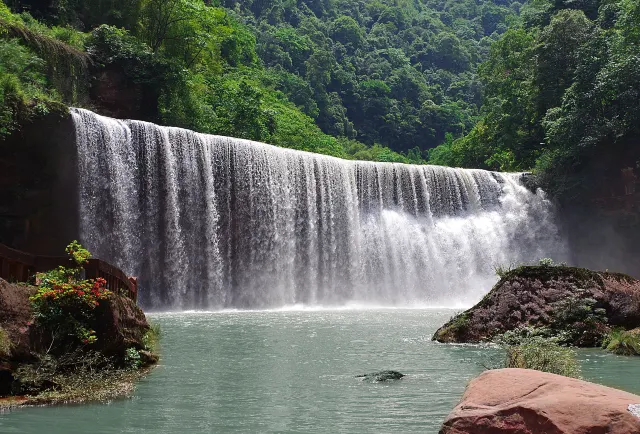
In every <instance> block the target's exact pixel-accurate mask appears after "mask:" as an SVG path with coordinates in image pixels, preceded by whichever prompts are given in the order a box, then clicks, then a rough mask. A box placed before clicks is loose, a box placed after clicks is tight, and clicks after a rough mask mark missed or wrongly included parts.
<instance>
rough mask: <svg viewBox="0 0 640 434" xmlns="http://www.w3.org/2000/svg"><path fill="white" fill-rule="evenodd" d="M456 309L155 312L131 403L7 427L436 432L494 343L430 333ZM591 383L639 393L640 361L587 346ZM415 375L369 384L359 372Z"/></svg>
mask: <svg viewBox="0 0 640 434" xmlns="http://www.w3.org/2000/svg"><path fill="white" fill-rule="evenodd" d="M451 315H452V311H451V310H360V311H358V310H334V311H308V310H307V311H279V312H220V313H175V314H153V315H150V317H151V319H152V320H153V321H155V322H157V323H159V324H160V326H161V327H162V333H163V336H162V361H161V364H160V366H158V368H157V369H155V370H154V371H153V373H152V374H151V375H150V376H149V377H147V378H146V379H145V380H143V381H142V382H141V383H140V384H139V385H138V387H137V390H136V392H135V394H134V395H133V396H132V397H131V398H130V399H124V400H117V401H113V402H111V403H108V404H93V405H85V406H60V407H52V408H28V409H19V410H15V411H12V412H10V413H5V414H1V415H0V433H2V434H5V433H47V434H49V433H50V434H62V433H65V434H67V433H226V432H246V433H253V432H273V433H275V432H278V433H305V432H313V433H392V432H393V433H405V432H406V433H409V432H422V433H436V432H437V431H438V428H439V427H440V424H441V422H442V420H443V419H444V417H445V416H446V415H447V413H448V412H449V411H450V410H451V408H453V406H454V405H455V404H456V402H457V401H458V400H459V398H460V396H461V395H462V392H463V391H464V388H465V385H466V384H467V381H468V380H469V379H471V378H473V377H474V376H476V375H477V374H478V373H479V372H481V371H482V370H483V368H482V364H485V365H487V364H490V363H491V359H492V358H495V357H497V356H498V354H497V353H496V350H493V349H487V348H481V347H475V346H456V345H441V344H437V343H433V342H431V341H430V340H429V339H430V337H431V335H432V333H433V332H434V331H435V330H436V328H437V327H438V326H440V325H441V324H443V323H444V322H445V321H446V320H447V319H449V317H450V316H451ZM580 358H581V360H582V362H583V374H584V376H585V378H587V379H590V380H592V381H596V382H599V383H602V384H606V385H610V386H614V387H618V388H622V389H625V390H628V391H630V392H634V393H638V394H640V375H638V372H640V357H639V358H635V359H634V358H625V357H619V356H614V355H610V354H605V353H603V352H599V351H581V352H580ZM381 369H395V370H399V371H401V372H403V373H404V374H406V375H407V377H405V378H404V379H402V380H400V381H397V382H394V383H388V384H385V383H378V384H371V383H366V382H363V381H360V380H359V379H357V378H354V376H355V375H357V374H361V373H365V372H371V371H375V370H381Z"/></svg>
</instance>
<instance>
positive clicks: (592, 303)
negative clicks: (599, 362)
mask: <svg viewBox="0 0 640 434" xmlns="http://www.w3.org/2000/svg"><path fill="white" fill-rule="evenodd" d="M596 306H597V301H596V300H595V299H593V298H591V297H590V296H589V292H588V291H585V290H581V289H578V290H577V291H576V293H575V295H573V296H571V297H567V298H565V299H563V300H560V301H558V302H556V303H553V305H552V307H553V320H552V323H551V325H550V328H551V329H553V331H554V334H555V336H557V337H558V338H559V341H560V343H563V344H567V345H576V346H581V347H589V346H591V347H595V346H599V345H600V344H601V343H602V339H603V338H604V336H605V335H606V334H607V333H608V332H609V326H608V325H607V323H608V319H607V312H606V310H604V309H602V308H598V307H596Z"/></svg>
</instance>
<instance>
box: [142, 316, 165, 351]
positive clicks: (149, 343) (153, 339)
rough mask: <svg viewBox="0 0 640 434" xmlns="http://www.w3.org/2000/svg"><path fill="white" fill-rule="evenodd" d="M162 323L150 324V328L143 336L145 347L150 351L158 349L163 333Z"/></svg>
mask: <svg viewBox="0 0 640 434" xmlns="http://www.w3.org/2000/svg"><path fill="white" fill-rule="evenodd" d="M161 333H162V332H161V330H160V325H159V324H156V323H150V324H149V330H147V332H146V333H145V335H144V336H143V337H142V343H143V345H144V348H145V349H146V350H148V351H152V352H155V351H156V350H157V349H158V343H159V342H160V335H161Z"/></svg>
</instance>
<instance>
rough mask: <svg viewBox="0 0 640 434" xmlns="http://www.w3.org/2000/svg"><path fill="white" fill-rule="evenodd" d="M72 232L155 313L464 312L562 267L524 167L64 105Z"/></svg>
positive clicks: (552, 229) (547, 207)
mask: <svg viewBox="0 0 640 434" xmlns="http://www.w3.org/2000/svg"><path fill="white" fill-rule="evenodd" d="M72 115H73V120H74V124H75V128H76V136H77V150H78V176H79V186H80V210H79V211H80V218H81V228H80V231H81V241H82V242H83V243H84V244H85V245H86V246H87V247H88V248H89V250H91V251H92V253H93V254H94V256H96V257H99V258H102V259H105V260H107V261H110V262H112V263H114V264H116V265H117V266H119V267H120V268H122V269H123V270H124V271H125V272H127V273H128V274H130V275H133V276H137V277H138V278H139V288H140V302H141V304H142V306H143V307H145V308H147V309H151V310H188V309H197V310H217V309H265V308H282V307H285V306H299V305H303V306H312V307H313V306H318V307H320V306H323V307H340V306H352V305H369V306H389V307H392V306H403V307H412V306H413V307H428V306H431V307H435V306H449V307H451V306H470V305H472V304H473V303H475V302H477V301H478V300H479V299H480V298H481V297H482V295H484V294H485V293H486V292H487V291H488V290H489V289H490V288H491V286H492V285H493V284H494V283H495V281H496V280H497V277H496V275H495V272H494V267H495V266H496V265H504V264H512V263H522V262H531V261H536V260H537V259H539V258H542V257H553V258H556V259H557V260H563V259H564V258H565V257H566V256H567V252H566V247H565V244H564V242H563V240H562V237H561V236H560V234H559V232H558V228H557V227H556V225H555V222H554V213H553V206H552V204H551V203H550V202H549V201H548V200H546V199H545V195H544V193H543V192H540V191H538V192H537V193H534V192H531V191H530V190H528V189H527V188H525V186H524V185H523V184H522V180H521V178H522V175H521V174H506V173H494V172H487V171H482V170H466V169H452V168H445V167H437V166H417V165H405V164H392V163H373V162H362V161H348V160H342V159H338V158H334V157H329V156H324V155H317V154H311V153H307V152H302V151H297V150H291V149H283V148H278V147H275V146H270V145H266V144H262V143H256V142H251V141H246V140H239V139H233V138H227V137H219V136H211V135H203V134H198V133H194V132H192V131H188V130H183V129H178V128H169V127H161V126H157V125H154V124H150V123H145V122H140V121H120V120H115V119H110V118H106V117H102V116H99V115H97V114H94V113H92V112H89V111H86V110H81V109H73V110H72Z"/></svg>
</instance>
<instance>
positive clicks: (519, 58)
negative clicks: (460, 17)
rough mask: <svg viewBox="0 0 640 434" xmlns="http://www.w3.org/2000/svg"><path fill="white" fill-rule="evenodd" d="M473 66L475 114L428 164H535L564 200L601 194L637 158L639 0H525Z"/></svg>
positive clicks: (502, 167)
mask: <svg viewBox="0 0 640 434" xmlns="http://www.w3.org/2000/svg"><path fill="white" fill-rule="evenodd" d="M522 18H523V19H522V22H521V23H517V24H516V25H514V26H513V28H512V29H510V30H509V31H507V32H506V33H505V34H504V35H503V36H502V37H501V38H500V40H498V41H497V42H496V43H494V44H493V45H492V47H491V51H490V54H489V59H488V60H487V62H486V63H484V64H483V65H482V66H481V68H480V77H481V80H482V83H483V85H484V91H485V93H484V106H483V116H482V119H481V120H480V122H479V123H478V124H477V125H476V126H475V127H474V129H473V130H472V131H471V132H470V133H469V134H468V135H467V136H465V137H464V138H462V139H458V140H449V141H448V142H446V143H445V144H443V145H441V146H439V147H438V148H436V149H434V150H432V151H431V158H430V160H431V162H433V163H437V164H445V165H455V166H463V167H483V168H491V169H500V170H529V169H532V168H535V169H536V171H537V173H538V175H539V177H540V179H541V180H542V182H543V184H544V185H545V186H546V187H547V188H548V189H549V190H550V191H551V192H552V193H554V194H555V195H556V196H558V197H562V198H565V199H568V200H573V199H580V198H583V197H585V196H587V195H591V196H593V195H598V194H600V195H604V196H607V195H610V194H611V193H610V192H609V191H602V190H603V189H606V188H609V189H611V187H612V185H613V186H615V184H616V182H619V181H618V180H619V179H620V171H621V170H622V169H624V168H636V166H637V165H638V162H639V161H640V140H639V139H638V137H639V134H640V109H639V108H638V103H637V101H638V96H640V95H639V94H640V44H639V42H640V39H639V38H640V30H638V29H640V3H639V2H637V1H634V0H599V1H598V0H588V1H587V0H585V1H580V2H576V1H568V0H567V1H550V0H535V1H533V2H532V5H531V6H530V7H526V8H525V9H524V10H523V13H522Z"/></svg>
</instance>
